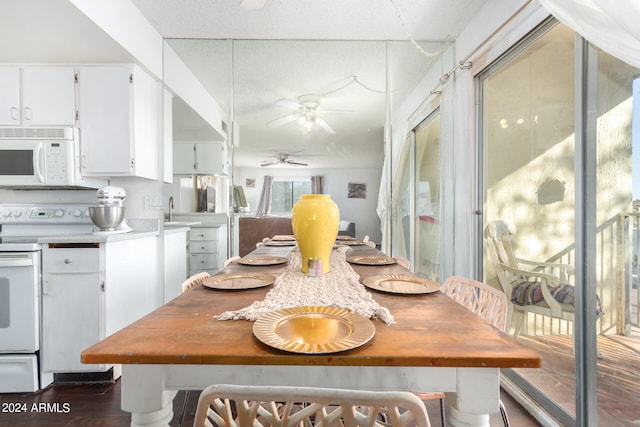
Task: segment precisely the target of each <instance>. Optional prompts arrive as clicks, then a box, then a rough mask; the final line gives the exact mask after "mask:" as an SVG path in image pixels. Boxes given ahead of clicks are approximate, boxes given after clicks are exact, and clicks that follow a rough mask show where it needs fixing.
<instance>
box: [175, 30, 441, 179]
mask: <svg viewBox="0 0 640 427" xmlns="http://www.w3.org/2000/svg"><path fill="white" fill-rule="evenodd" d="M167 44H168V45H169V46H170V47H171V48H172V49H173V50H174V51H175V52H176V53H177V54H178V56H179V57H180V58H181V60H182V61H183V62H184V63H185V64H186V65H187V67H188V68H189V69H190V70H191V71H192V72H193V73H194V74H195V75H196V77H197V78H198V79H199V80H200V81H201V82H202V84H203V85H204V87H205V88H206V90H207V91H208V92H209V93H210V94H211V96H212V97H213V98H214V99H215V100H216V101H217V103H218V104H219V105H220V106H221V107H222V108H223V109H224V110H225V112H227V113H228V114H229V115H230V114H231V112H232V113H233V120H234V122H235V123H236V125H237V131H238V142H239V143H238V144H237V145H236V146H235V147H234V149H233V164H234V165H235V167H236V168H254V167H258V168H260V167H261V164H264V163H270V162H275V163H274V165H273V166H275V167H296V166H298V167H299V166H300V165H295V164H290V163H289V164H287V162H286V160H290V161H294V162H298V163H305V164H307V165H308V166H307V167H308V168H316V169H317V168H358V167H367V168H370V167H381V166H382V161H383V151H384V147H383V140H384V126H385V121H386V118H387V113H388V112H391V111H393V110H394V108H397V106H398V105H399V104H400V103H402V102H403V101H405V100H406V99H407V97H408V96H409V94H410V93H411V91H412V90H413V89H414V88H415V87H416V86H417V85H418V84H419V82H420V80H421V79H422V78H423V77H424V75H425V74H426V72H427V70H428V69H429V68H430V67H431V66H432V64H433V63H434V61H436V60H437V59H438V58H437V56H433V57H430V56H427V55H425V54H423V53H421V52H419V51H418V50H417V49H416V47H415V46H414V45H412V44H411V43H410V42H408V41H396V42H387V41H310V40H202V39H168V40H167ZM442 45H443V44H442V43H440V42H421V43H420V46H421V47H422V49H424V50H425V51H428V52H438V51H439V50H440V49H441V47H442ZM206 137H207V132H206V124H203V123H202V122H199V121H198V120H197V117H195V118H194V117H193V115H192V114H191V112H189V108H188V106H186V105H181V103H180V101H179V100H176V101H174V138H176V139H203V138H204V139H206ZM281 154H284V155H286V156H288V157H286V158H285V159H284V160H283V157H284V156H279V155H281ZM270 166H271V165H270Z"/></svg>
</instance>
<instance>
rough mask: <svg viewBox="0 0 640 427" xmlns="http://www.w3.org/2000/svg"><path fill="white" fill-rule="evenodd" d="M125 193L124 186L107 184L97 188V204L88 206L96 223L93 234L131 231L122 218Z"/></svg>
mask: <svg viewBox="0 0 640 427" xmlns="http://www.w3.org/2000/svg"><path fill="white" fill-rule="evenodd" d="M126 195H127V193H126V192H125V191H124V188H121V187H115V186H111V185H107V186H105V187H101V188H99V189H98V205H97V206H96V207H91V208H89V213H90V215H91V220H92V221H93V223H94V224H95V225H96V228H94V230H93V234H118V233H128V232H130V231H133V229H132V228H131V227H129V225H128V224H127V220H126V219H124V211H125V208H124V206H122V203H123V202H124V199H125V197H126Z"/></svg>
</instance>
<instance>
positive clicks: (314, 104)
mask: <svg viewBox="0 0 640 427" xmlns="http://www.w3.org/2000/svg"><path fill="white" fill-rule="evenodd" d="M276 104H277V105H279V106H281V107H285V108H289V109H291V110H294V111H295V112H294V113H290V114H287V115H286V116H283V117H280V118H277V119H274V120H271V121H269V122H267V126H269V127H278V126H282V125H286V124H287V123H291V122H295V121H297V122H298V123H299V124H300V125H302V129H303V131H304V132H305V133H306V132H309V131H310V130H311V129H313V127H314V126H315V125H318V126H320V127H321V128H322V129H324V130H325V131H326V132H328V133H331V134H335V133H336V132H335V131H334V130H333V128H331V126H329V125H328V124H327V122H325V121H324V120H323V119H322V118H320V117H318V113H352V112H353V111H349V110H321V109H318V106H319V105H320V97H319V96H318V95H313V94H307V95H301V96H299V97H298V100H297V101H292V100H290V99H280V100H279V101H278V102H276Z"/></svg>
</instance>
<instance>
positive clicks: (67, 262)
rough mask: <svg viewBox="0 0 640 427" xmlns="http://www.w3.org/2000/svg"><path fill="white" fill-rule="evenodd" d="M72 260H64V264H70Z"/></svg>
mask: <svg viewBox="0 0 640 427" xmlns="http://www.w3.org/2000/svg"><path fill="white" fill-rule="evenodd" d="M72 262H73V261H72V260H71V259H70V258H67V259H65V260H64V263H65V264H71V263H72Z"/></svg>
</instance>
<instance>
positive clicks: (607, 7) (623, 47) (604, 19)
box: [539, 0, 640, 68]
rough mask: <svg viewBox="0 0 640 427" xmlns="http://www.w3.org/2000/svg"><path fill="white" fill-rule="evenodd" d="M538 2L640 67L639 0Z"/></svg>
mask: <svg viewBox="0 0 640 427" xmlns="http://www.w3.org/2000/svg"><path fill="white" fill-rule="evenodd" d="M539 1H540V3H541V4H542V5H543V6H544V7H545V8H546V9H547V10H548V11H549V12H550V13H551V14H552V15H553V16H554V17H555V18H557V19H558V20H559V21H561V22H562V23H563V24H565V25H567V26H568V27H569V28H571V29H572V30H574V31H575V32H576V33H578V34H580V35H581V36H582V37H584V38H585V39H586V40H588V41H589V42H591V43H593V44H594V45H595V46H597V47H599V48H600V49H602V50H604V51H605V52H607V53H609V54H611V55H613V56H615V57H616V58H618V59H620V60H622V61H624V62H626V63H627V64H630V65H633V66H634V67H638V68H640V1H638V0H539Z"/></svg>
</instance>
